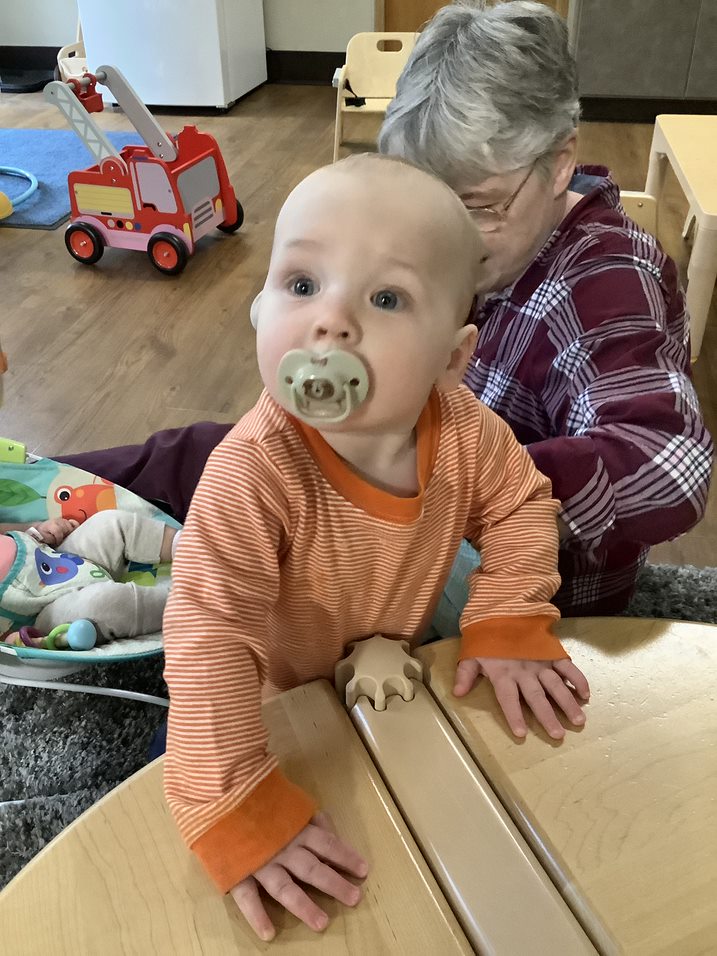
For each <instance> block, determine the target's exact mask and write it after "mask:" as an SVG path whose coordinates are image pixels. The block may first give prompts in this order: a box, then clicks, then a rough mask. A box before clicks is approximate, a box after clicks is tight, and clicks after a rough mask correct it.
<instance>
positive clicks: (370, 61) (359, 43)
mask: <svg viewBox="0 0 717 956" xmlns="http://www.w3.org/2000/svg"><path fill="white" fill-rule="evenodd" d="M415 42H416V34H415V33H357V34H356V35H355V36H352V37H351V39H350V40H349V43H348V46H347V47H346V75H347V76H348V81H349V83H350V84H351V89H352V90H353V92H354V94H355V95H356V96H362V97H364V98H365V99H374V98H376V99H393V97H394V96H395V95H396V81H397V80H398V78H399V76H400V75H401V71H402V70H403V68H404V66H405V65H406V62H407V60H408V57H409V56H410V54H411V50H412V49H413V47H414V45H415Z"/></svg>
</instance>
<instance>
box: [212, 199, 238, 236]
mask: <svg viewBox="0 0 717 956" xmlns="http://www.w3.org/2000/svg"><path fill="white" fill-rule="evenodd" d="M243 222H244V209H243V208H242V204H241V203H240V202H239V200H238V199H237V217H236V219H235V220H234V222H233V223H232V224H231V225H230V226H228V225H227V224H226V222H223V223H222V224H221V225H220V226H217V229H218V230H219V231H220V232H236V231H237V229H239V227H240V226H241V224H242V223H243Z"/></svg>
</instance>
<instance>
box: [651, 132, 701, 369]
mask: <svg viewBox="0 0 717 956" xmlns="http://www.w3.org/2000/svg"><path fill="white" fill-rule="evenodd" d="M668 163H669V164H670V166H671V167H672V169H673V171H674V173H675V175H676V176H677V179H678V180H679V183H680V186H681V187H682V191H683V192H684V194H685V196H686V197H687V201H688V203H689V205H690V213H689V215H688V221H689V220H690V219H691V218H692V217H694V219H695V222H696V231H695V239H694V245H693V247H692V254H691V256H690V261H689V265H688V267H687V278H688V283H687V308H688V310H689V313H690V333H691V337H692V358H693V360H694V359H696V358H697V356H698V355H699V354H700V349H701V347H702V338H703V336H704V332H705V326H706V325H707V317H708V315H709V311H710V305H711V304H712V294H713V292H714V287H715V278H716V277H717V176H716V175H715V170H716V169H717V116H702V115H697V116H689V115H680V114H675V115H670V114H661V115H659V116H657V117H656V119H655V131H654V133H653V136H652V146H651V147H650V162H649V166H648V170H647V180H646V183H645V192H647V193H649V194H650V195H652V196H654V197H655V198H656V199H657V200H659V198H660V194H661V193H662V187H663V184H664V181H665V172H666V170H667V164H668ZM687 230H688V227H686V228H685V233H684V234H685V235H686V233H687Z"/></svg>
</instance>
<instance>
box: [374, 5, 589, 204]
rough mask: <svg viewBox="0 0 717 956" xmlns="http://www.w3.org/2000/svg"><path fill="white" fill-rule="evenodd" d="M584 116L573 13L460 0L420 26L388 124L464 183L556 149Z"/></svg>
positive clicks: (386, 133)
mask: <svg viewBox="0 0 717 956" xmlns="http://www.w3.org/2000/svg"><path fill="white" fill-rule="evenodd" d="M579 116H580V103H579V100H578V92H577V71H576V68H575V61H574V59H573V57H572V55H571V53H570V50H569V48H568V31H567V26H566V24H565V21H564V20H563V18H562V17H560V16H559V15H558V14H557V13H555V12H554V11H552V10H551V9H550V8H549V7H547V6H545V5H544V4H542V3H533V2H529V0H511V2H508V3H499V4H497V5H496V6H487V4H486V3H485V0H479V2H468V0H462V2H458V3H453V4H451V5H450V6H447V7H444V8H443V9H442V10H439V11H438V13H437V14H436V15H435V17H434V18H433V19H432V20H431V21H430V22H429V23H428V25H427V26H426V28H425V30H424V31H423V33H421V34H420V36H419V37H418V40H417V42H416V46H415V48H414V50H413V52H412V53H411V56H410V58H409V60H408V63H407V64H406V67H405V69H404V70H403V73H402V74H401V76H400V78H399V80H398V84H397V90H396V98H395V99H394V100H393V101H392V103H391V104H390V105H389V107H388V110H387V112H386V118H385V121H384V124H383V126H382V128H381V132H380V133H379V139H378V147H379V150H380V151H381V152H382V153H386V154H389V155H391V154H392V155H398V156H402V157H404V158H406V159H408V160H410V161H412V162H414V163H416V164H417V165H420V166H423V167H424V168H425V169H429V170H430V171H431V172H433V173H435V174H436V175H438V176H440V177H441V179H443V180H444V181H446V182H448V183H450V184H451V185H453V186H456V185H457V184H458V183H470V182H472V183H477V182H480V181H481V180H483V179H486V178H487V177H488V176H493V175H496V174H499V173H505V172H510V171H512V170H514V169H519V168H521V167H524V166H529V165H530V164H531V163H535V162H537V161H538V160H539V159H540V158H541V157H543V156H546V155H547V154H549V153H550V152H551V151H552V150H554V149H555V148H556V147H557V146H559V145H560V144H561V143H562V142H564V141H565V139H567V137H568V136H569V135H570V134H571V133H572V132H573V131H574V130H575V127H576V126H577V122H578V118H579Z"/></svg>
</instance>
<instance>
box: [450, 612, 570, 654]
mask: <svg viewBox="0 0 717 956" xmlns="http://www.w3.org/2000/svg"><path fill="white" fill-rule="evenodd" d="M553 623H554V619H553V618H552V617H551V616H550V615H549V614H537V615H535V617H491V618H488V619H487V620H485V621H476V622H475V624H469V625H468V626H467V627H466V628H464V630H463V638H462V640H461V650H460V654H459V660H465V658H467V657H504V658H508V659H510V660H521V661H557V660H560V659H562V658H568V659H569V655H568V654H567V652H566V651H565V648H564V647H563V645H562V644H561V643H560V641H559V640H558V639H557V637H556V636H555V635H554V634H553V632H552V626H553Z"/></svg>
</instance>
